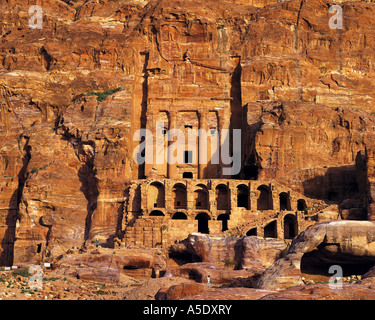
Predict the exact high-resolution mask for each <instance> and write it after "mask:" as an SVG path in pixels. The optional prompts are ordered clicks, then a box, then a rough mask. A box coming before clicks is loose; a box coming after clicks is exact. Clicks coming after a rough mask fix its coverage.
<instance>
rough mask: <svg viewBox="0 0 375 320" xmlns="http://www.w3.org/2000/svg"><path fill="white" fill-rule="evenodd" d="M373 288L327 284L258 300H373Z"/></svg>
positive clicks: (292, 290)
mask: <svg viewBox="0 0 375 320" xmlns="http://www.w3.org/2000/svg"><path fill="white" fill-rule="evenodd" d="M374 298H375V293H374V286H371V285H370V286H368V285H366V286H365V285H360V284H343V286H342V288H340V289H337V288H331V287H330V286H329V284H315V285H309V286H296V287H292V288H289V289H285V290H282V291H279V292H274V293H271V294H267V295H264V296H263V297H261V298H260V299H259V300H374Z"/></svg>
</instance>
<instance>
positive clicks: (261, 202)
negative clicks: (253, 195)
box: [257, 186, 273, 210]
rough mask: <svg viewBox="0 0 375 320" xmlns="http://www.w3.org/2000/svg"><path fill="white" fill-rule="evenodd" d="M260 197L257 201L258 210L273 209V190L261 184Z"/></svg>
mask: <svg viewBox="0 0 375 320" xmlns="http://www.w3.org/2000/svg"><path fill="white" fill-rule="evenodd" d="M258 191H259V198H258V201H257V209H258V210H273V204H272V192H271V190H270V188H268V187H267V186H260V187H259V188H258Z"/></svg>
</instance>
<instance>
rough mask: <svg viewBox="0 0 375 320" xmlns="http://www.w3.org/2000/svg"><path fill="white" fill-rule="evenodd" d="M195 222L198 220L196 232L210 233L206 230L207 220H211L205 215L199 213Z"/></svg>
mask: <svg viewBox="0 0 375 320" xmlns="http://www.w3.org/2000/svg"><path fill="white" fill-rule="evenodd" d="M195 220H198V232H200V233H207V234H208V233H210V231H209V228H208V220H211V218H210V216H209V215H208V214H207V213H205V212H201V213H199V214H197V216H196V217H195Z"/></svg>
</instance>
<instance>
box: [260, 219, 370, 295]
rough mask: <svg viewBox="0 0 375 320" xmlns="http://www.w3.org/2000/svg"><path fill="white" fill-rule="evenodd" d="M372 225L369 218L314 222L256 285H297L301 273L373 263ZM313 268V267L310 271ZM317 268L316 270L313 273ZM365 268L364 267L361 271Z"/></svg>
mask: <svg viewBox="0 0 375 320" xmlns="http://www.w3.org/2000/svg"><path fill="white" fill-rule="evenodd" d="M374 228H375V224H374V223H373V222H369V221H334V222H328V223H318V224H316V225H314V226H311V227H310V228H308V229H306V230H305V231H304V232H302V233H300V234H299V235H298V237H296V238H295V239H294V240H293V242H292V244H291V247H290V249H289V251H288V254H287V255H286V256H285V257H283V258H281V259H279V260H277V261H276V262H275V263H274V264H273V265H272V266H270V267H269V268H268V269H266V270H265V271H264V273H263V274H262V275H261V277H260V278H259V280H258V283H257V287H258V288H262V289H267V290H281V289H283V288H287V287H291V286H296V285H300V284H302V283H303V281H302V272H306V273H319V272H322V270H321V269H319V268H320V267H321V268H324V267H326V270H325V272H324V273H325V274H326V275H328V271H329V267H330V266H331V265H339V266H341V267H342V272H346V270H347V268H349V270H350V267H355V266H363V267H364V268H366V266H368V267H367V269H369V268H370V267H371V266H372V265H373V264H374V263H375V250H374V249H375V247H374V240H375V229H374ZM314 268H315V270H314ZM317 271H318V272H317ZM365 271H367V270H365Z"/></svg>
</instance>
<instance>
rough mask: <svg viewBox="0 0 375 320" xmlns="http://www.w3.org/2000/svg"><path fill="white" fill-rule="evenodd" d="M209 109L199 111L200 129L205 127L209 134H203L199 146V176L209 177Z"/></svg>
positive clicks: (200, 177) (202, 177) (201, 177)
mask: <svg viewBox="0 0 375 320" xmlns="http://www.w3.org/2000/svg"><path fill="white" fill-rule="evenodd" d="M207 118H208V111H206V110H202V109H201V110H200V111H199V129H203V130H204V132H205V133H207V136H205V135H203V136H202V139H199V140H198V141H199V146H198V178H199V179H207V178H208V177H207V162H208V149H209V146H208V140H209V139H207V138H208V124H207Z"/></svg>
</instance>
